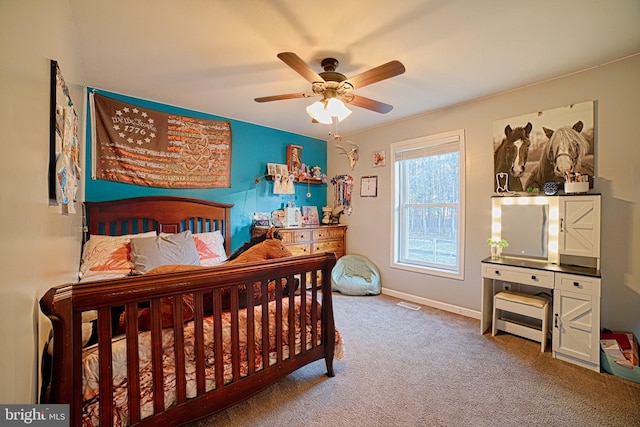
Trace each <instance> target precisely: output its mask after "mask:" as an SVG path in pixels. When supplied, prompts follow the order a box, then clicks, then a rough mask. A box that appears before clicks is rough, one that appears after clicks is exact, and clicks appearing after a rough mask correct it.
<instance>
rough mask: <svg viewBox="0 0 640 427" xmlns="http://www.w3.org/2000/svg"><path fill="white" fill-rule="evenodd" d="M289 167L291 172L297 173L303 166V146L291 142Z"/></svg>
mask: <svg viewBox="0 0 640 427" xmlns="http://www.w3.org/2000/svg"><path fill="white" fill-rule="evenodd" d="M287 167H288V168H289V172H291V173H293V174H297V172H298V171H299V170H300V168H301V167H302V146H300V145H293V144H289V145H288V146H287Z"/></svg>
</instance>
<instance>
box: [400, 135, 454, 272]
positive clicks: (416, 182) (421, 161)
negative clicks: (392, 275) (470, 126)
mask: <svg viewBox="0 0 640 427" xmlns="http://www.w3.org/2000/svg"><path fill="white" fill-rule="evenodd" d="M391 155H392V159H391V161H392V164H393V174H392V179H393V183H392V187H391V188H392V189H393V192H394V194H393V200H394V204H393V212H392V218H393V223H392V226H393V230H392V235H393V252H392V260H391V266H392V267H395V268H402V269H407V270H413V271H419V272H423V273H428V274H435V275H440V276H445V277H451V278H456V279H464V268H463V267H464V246H463V244H462V243H463V242H464V223H465V217H464V165H465V162H464V130H458V131H453V132H447V133H442V134H438V135H432V136H427V137H422V138H416V139H412V140H409V141H401V142H397V143H395V144H392V145H391Z"/></svg>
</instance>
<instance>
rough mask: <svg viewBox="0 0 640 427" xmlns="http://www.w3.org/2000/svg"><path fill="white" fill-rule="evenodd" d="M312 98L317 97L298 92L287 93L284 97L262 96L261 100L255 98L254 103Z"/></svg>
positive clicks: (311, 93)
mask: <svg viewBox="0 0 640 427" xmlns="http://www.w3.org/2000/svg"><path fill="white" fill-rule="evenodd" d="M313 96H318V95H316V94H315V93H313V92H298V93H287V94H284V95H273V96H263V97H261V98H256V99H255V101H256V102H270V101H281V100H283V99H296V98H311V97H313Z"/></svg>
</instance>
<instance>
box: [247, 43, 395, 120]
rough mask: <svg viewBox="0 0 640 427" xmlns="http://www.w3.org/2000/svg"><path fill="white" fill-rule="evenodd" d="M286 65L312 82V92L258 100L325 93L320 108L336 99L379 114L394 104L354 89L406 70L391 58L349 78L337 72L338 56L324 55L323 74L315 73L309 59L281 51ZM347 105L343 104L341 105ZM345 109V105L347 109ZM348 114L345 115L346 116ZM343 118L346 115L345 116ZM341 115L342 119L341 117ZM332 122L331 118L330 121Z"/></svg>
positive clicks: (280, 56)
mask: <svg viewBox="0 0 640 427" xmlns="http://www.w3.org/2000/svg"><path fill="white" fill-rule="evenodd" d="M278 58H280V59H281V60H282V61H283V62H284V63H285V64H287V65H288V66H289V67H291V68H293V70H294V71H296V72H297V73H298V74H300V75H301V76H302V77H304V78H305V79H306V80H307V81H308V82H309V83H311V92H297V93H288V94H284V95H274V96H265V97H261V98H256V99H255V100H256V101H257V102H270V101H280V100H283V99H296V98H311V97H315V96H322V101H320V103H321V105H320V108H324V109H325V110H326V109H327V106H328V105H329V103H330V102H331V100H333V99H337V100H340V101H342V102H344V103H346V104H351V105H355V106H356V107H360V108H366V109H367V110H371V111H375V112H377V113H382V114H385V113H388V112H389V111H391V110H392V109H393V106H392V105H389V104H385V103H383V102H379V101H375V100H373V99H369V98H365V97H363V96H359V95H355V94H354V93H352V91H354V90H356V89H360V88H362V87H365V86H368V85H370V84H373V83H377V82H379V81H381V80H386V79H388V78H391V77H395V76H398V75H400V74H402V73H404V72H405V68H404V65H402V63H401V62H400V61H390V62H387V63H386V64H383V65H380V66H378V67H375V68H372V69H370V70H368V71H365V72H363V73H360V74H358V75H355V76H353V77H351V78H347V76H345V75H344V74H342V73H338V72H337V71H336V68H338V60H337V59H335V58H325V59H323V60H322V62H321V63H320V65H321V66H322V68H323V69H324V71H323V72H321V73H316V72H315V71H314V70H313V69H312V68H311V67H310V66H309V65H308V64H307V63H306V62H304V61H303V60H302V59H301V58H300V57H299V56H298V55H296V54H295V53H292V52H282V53H279V54H278ZM312 107H313V106H309V108H308V109H307V111H308V112H309V115H311V117H312V118H314V121H320V122H322V123H327V122H325V121H322V119H318V117H316V116H315V115H314V114H313V113H312V112H311V111H309V109H310V108H312ZM342 107H344V105H342ZM345 109H346V108H345ZM346 111H347V113H346V115H348V114H350V111H349V110H346ZM345 117H346V116H345ZM342 118H344V117H342ZM342 118H340V120H342ZM328 123H331V121H330V119H329V122H328Z"/></svg>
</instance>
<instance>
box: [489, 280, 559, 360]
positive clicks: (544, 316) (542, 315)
mask: <svg viewBox="0 0 640 427" xmlns="http://www.w3.org/2000/svg"><path fill="white" fill-rule="evenodd" d="M501 312H509V313H514V314H519V315H521V316H527V317H530V318H533V319H538V320H540V321H542V330H539V329H538V328H537V327H536V326H532V325H527V324H526V323H524V322H519V321H516V320H511V319H502V318H500V317H499V314H501ZM548 319H549V300H548V299H547V298H544V297H540V296H536V295H528V294H522V293H518V292H511V291H502V292H498V293H497V294H495V295H494V297H493V330H492V334H491V335H493V336H495V335H496V333H497V332H498V330H500V331H504V332H508V333H510V334H513V335H518V336H521V337H524V338H528V339H530V340H533V341H538V342H540V351H542V352H544V350H545V348H546V346H547V334H548Z"/></svg>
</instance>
